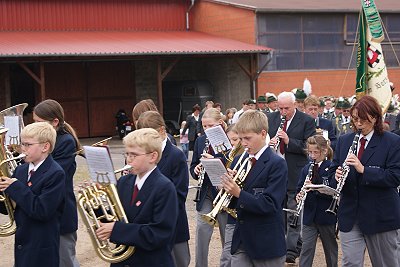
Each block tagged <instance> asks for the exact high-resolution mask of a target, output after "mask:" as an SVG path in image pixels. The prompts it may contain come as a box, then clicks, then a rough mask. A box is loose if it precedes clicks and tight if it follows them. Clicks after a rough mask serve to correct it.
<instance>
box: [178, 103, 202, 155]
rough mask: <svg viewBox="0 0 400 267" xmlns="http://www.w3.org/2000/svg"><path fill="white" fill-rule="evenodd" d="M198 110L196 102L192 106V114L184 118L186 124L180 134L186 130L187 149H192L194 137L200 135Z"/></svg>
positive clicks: (199, 109)
mask: <svg viewBox="0 0 400 267" xmlns="http://www.w3.org/2000/svg"><path fill="white" fill-rule="evenodd" d="M200 111H201V107H200V106H199V105H198V104H196V105H194V106H193V108H192V112H193V113H192V114H191V115H189V116H187V118H186V125H185V127H184V128H183V130H182V134H186V131H187V130H188V131H189V132H188V139H189V151H193V148H194V142H195V141H196V138H197V137H198V136H200V125H199V124H200V123H201V120H200V117H199V115H200Z"/></svg>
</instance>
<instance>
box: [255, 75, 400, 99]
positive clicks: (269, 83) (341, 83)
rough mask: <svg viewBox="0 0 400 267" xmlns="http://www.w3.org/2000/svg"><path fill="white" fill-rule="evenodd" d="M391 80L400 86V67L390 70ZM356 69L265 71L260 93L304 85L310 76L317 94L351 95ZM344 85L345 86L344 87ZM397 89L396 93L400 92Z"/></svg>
mask: <svg viewBox="0 0 400 267" xmlns="http://www.w3.org/2000/svg"><path fill="white" fill-rule="evenodd" d="M388 72H389V80H390V81H392V82H393V83H394V85H395V86H397V87H398V88H400V68H392V69H389V70H388ZM355 77H356V73H355V71H349V72H348V74H347V77H346V71H345V70H329V71H296V72H263V73H262V74H261V75H260V77H259V79H258V95H261V94H265V93H266V92H272V93H275V94H279V93H280V92H282V91H290V90H292V89H293V88H296V87H300V88H302V87H303V81H304V79H305V78H308V79H309V80H310V82H311V85H312V91H313V94H315V95H317V96H324V95H334V96H351V95H354V92H355V80H356V78H355ZM342 87H343V88H342ZM399 92H400V90H399V89H396V90H395V91H394V93H395V94H396V93H399Z"/></svg>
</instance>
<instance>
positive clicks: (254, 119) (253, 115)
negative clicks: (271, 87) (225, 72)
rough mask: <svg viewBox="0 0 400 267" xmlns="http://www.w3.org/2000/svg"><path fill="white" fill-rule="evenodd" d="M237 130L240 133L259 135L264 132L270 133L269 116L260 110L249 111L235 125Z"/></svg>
mask: <svg viewBox="0 0 400 267" xmlns="http://www.w3.org/2000/svg"><path fill="white" fill-rule="evenodd" d="M235 130H236V131H237V132H238V133H249V132H253V133H257V134H259V133H261V131H262V130H265V131H266V132H267V133H268V119H267V116H266V115H265V114H264V113H263V112H261V111H258V110H247V111H245V112H244V113H243V114H242V115H241V116H240V117H239V121H238V122H237V123H236V124H235Z"/></svg>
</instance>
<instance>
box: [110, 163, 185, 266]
mask: <svg viewBox="0 0 400 267" xmlns="http://www.w3.org/2000/svg"><path fill="white" fill-rule="evenodd" d="M135 180H136V175H132V174H129V175H126V176H123V177H121V178H120V179H119V180H118V184H117V189H118V195H119V197H120V199H121V203H122V206H123V208H124V210H125V213H126V216H127V218H128V221H129V223H123V222H116V223H115V225H114V228H113V230H112V232H111V237H110V241H111V242H113V243H116V244H124V245H128V246H135V247H136V251H135V253H134V254H133V255H132V256H131V257H130V258H128V259H127V260H125V261H122V262H119V263H115V264H111V266H121V267H122V266H124V267H126V266H132V267H137V266H146V267H156V266H157V267H159V266H166V267H169V266H171V267H173V266H175V265H174V262H173V259H172V255H171V248H170V244H171V242H172V240H173V238H174V232H175V227H176V221H177V216H178V200H177V197H176V191H175V187H174V185H173V183H172V182H171V181H170V180H169V179H168V178H167V177H165V176H164V175H163V174H162V173H161V172H160V170H159V169H158V168H156V169H155V170H154V171H153V172H151V174H150V175H149V177H148V178H147V180H146V182H145V183H144V184H143V187H142V189H140V190H139V193H138V195H137V197H136V200H135V203H134V204H133V205H132V206H131V204H130V202H131V198H132V193H133V188H134V185H135Z"/></svg>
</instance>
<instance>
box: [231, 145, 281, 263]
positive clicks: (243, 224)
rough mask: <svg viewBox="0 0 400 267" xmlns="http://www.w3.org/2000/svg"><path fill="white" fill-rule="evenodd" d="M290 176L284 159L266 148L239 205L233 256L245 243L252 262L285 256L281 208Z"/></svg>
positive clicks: (247, 181) (255, 166)
mask: <svg viewBox="0 0 400 267" xmlns="http://www.w3.org/2000/svg"><path fill="white" fill-rule="evenodd" d="M287 174H288V170H287V167H286V163H285V160H284V159H283V158H281V157H280V156H278V155H276V154H275V153H274V152H273V151H272V150H271V148H267V149H266V150H265V151H264V153H263V154H262V155H261V157H260V158H259V159H258V160H257V162H256V163H255V165H254V166H253V167H252V169H251V170H250V173H249V174H248V176H247V178H246V180H245V185H244V187H243V190H242V191H241V192H240V195H239V198H238V199H237V202H236V211H237V222H236V225H235V230H234V233H233V238H232V247H231V253H232V254H234V253H235V252H236V251H237V250H238V248H239V246H240V244H242V245H243V247H244V250H245V251H246V254H247V255H248V256H249V257H250V258H251V259H256V260H261V259H272V258H276V257H282V256H284V255H286V241H285V229H284V223H283V210H282V208H283V202H284V200H285V197H286V185H287Z"/></svg>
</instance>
